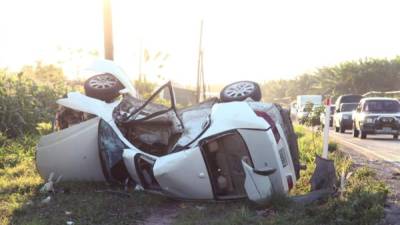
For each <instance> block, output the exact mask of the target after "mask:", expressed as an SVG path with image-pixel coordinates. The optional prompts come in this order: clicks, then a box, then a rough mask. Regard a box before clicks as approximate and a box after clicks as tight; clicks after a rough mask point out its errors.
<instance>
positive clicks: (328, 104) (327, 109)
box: [322, 97, 331, 159]
mask: <svg viewBox="0 0 400 225" xmlns="http://www.w3.org/2000/svg"><path fill="white" fill-rule="evenodd" d="M330 115H331V98H330V97H328V98H327V99H326V100H325V126H324V136H323V148H322V158H324V159H328V144H329V120H330Z"/></svg>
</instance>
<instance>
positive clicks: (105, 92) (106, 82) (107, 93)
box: [84, 73, 124, 102]
mask: <svg viewBox="0 0 400 225" xmlns="http://www.w3.org/2000/svg"><path fill="white" fill-rule="evenodd" d="M84 88H85V94H86V95H87V96H89V97H92V98H96V99H100V100H103V101H106V102H111V101H112V100H114V99H115V98H116V97H118V96H119V91H120V90H121V89H123V88H124V87H123V85H122V84H121V82H119V80H118V79H117V78H115V77H114V76H113V75H112V74H109V73H105V74H98V75H95V76H92V77H90V78H89V79H87V80H86V81H85V84H84Z"/></svg>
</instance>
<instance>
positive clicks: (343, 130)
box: [339, 126, 346, 134]
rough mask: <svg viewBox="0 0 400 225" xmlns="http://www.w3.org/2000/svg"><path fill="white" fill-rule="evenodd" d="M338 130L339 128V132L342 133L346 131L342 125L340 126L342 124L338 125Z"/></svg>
mask: <svg viewBox="0 0 400 225" xmlns="http://www.w3.org/2000/svg"><path fill="white" fill-rule="evenodd" d="M339 130H340V133H342V134H343V133H344V132H345V131H346V129H344V127H342V126H340V127H339Z"/></svg>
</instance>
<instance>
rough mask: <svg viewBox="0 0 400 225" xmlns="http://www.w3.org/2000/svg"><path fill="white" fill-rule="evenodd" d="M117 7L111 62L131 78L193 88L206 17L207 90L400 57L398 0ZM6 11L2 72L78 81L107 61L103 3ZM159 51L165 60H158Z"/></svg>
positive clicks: (4, 7) (39, 3) (116, 3)
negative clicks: (38, 69)
mask: <svg viewBox="0 0 400 225" xmlns="http://www.w3.org/2000/svg"><path fill="white" fill-rule="evenodd" d="M111 2H112V12H113V35H114V57H115V61H116V63H117V64H119V65H120V66H122V67H123V68H124V70H125V71H126V72H127V73H128V75H129V76H130V77H132V78H137V75H138V74H139V72H140V71H141V72H142V73H145V74H146V75H147V76H148V77H149V79H156V78H157V75H158V74H161V75H162V78H163V79H165V80H169V79H172V80H174V81H177V82H179V83H182V84H191V85H194V84H195V81H196V75H197V62H198V49H199V37H200V35H199V34H200V21H201V20H203V21H204V22H203V23H204V25H203V42H202V49H203V52H204V55H203V66H204V76H205V80H206V82H207V83H228V82H233V81H237V80H255V81H266V80H273V79H290V78H293V77H295V76H297V75H300V74H302V73H305V72H309V71H312V70H314V69H316V68H318V67H322V66H329V65H334V64H337V63H340V62H343V61H346V60H358V59H360V58H365V57H387V58H392V57H394V56H396V55H399V53H400V29H398V21H400V13H398V9H399V8H400V2H398V1H385V0H380V1H369V0H364V1H356V0H343V1H342V0H334V1H328V0H302V1H298V0H279V1H267V0H260V1H257V0H231V1H222V0H219V1H217V0H201V1H195V0H169V1H166V0H146V1H137V0H133V1H132V0H131V1H130V0H111ZM0 10H1V12H0V28H1V30H0V34H1V35H0V67H8V68H9V69H10V70H17V69H19V68H20V67H21V66H23V65H27V64H33V63H34V62H35V61H37V60H42V61H44V62H47V63H58V64H59V65H61V66H63V68H64V69H65V71H66V73H67V74H68V75H69V76H70V78H74V77H76V76H78V75H79V74H81V73H82V70H83V68H85V65H86V64H89V62H90V61H91V60H92V59H93V58H95V57H103V24H102V23H103V19H102V1H101V0H85V1H83V0H35V1H31V0H1V1H0ZM145 49H146V50H147V51H148V52H149V55H150V60H149V61H145V60H144V59H143V55H144V53H143V52H144V50H145ZM93 51H97V52H98V53H99V55H98V56H93V54H89V52H93ZM157 52H161V55H162V56H166V55H168V57H166V59H165V60H161V58H163V57H158V58H157V59H154V58H155V55H156V53H157ZM160 63H161V64H163V67H162V68H161V69H160V68H158V65H159V64H160Z"/></svg>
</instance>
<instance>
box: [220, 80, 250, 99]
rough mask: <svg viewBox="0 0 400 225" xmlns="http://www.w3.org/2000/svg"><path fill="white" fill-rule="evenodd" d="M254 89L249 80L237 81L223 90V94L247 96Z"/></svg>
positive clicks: (235, 96) (234, 96)
mask: <svg viewBox="0 0 400 225" xmlns="http://www.w3.org/2000/svg"><path fill="white" fill-rule="evenodd" d="M254 89H255V85H254V84H253V83H249V82H239V83H236V84H232V85H230V86H229V87H227V88H226V89H225V91H224V93H225V95H227V96H229V97H231V98H238V97H244V96H249V95H250V94H251V93H252V92H253V91H254Z"/></svg>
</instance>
